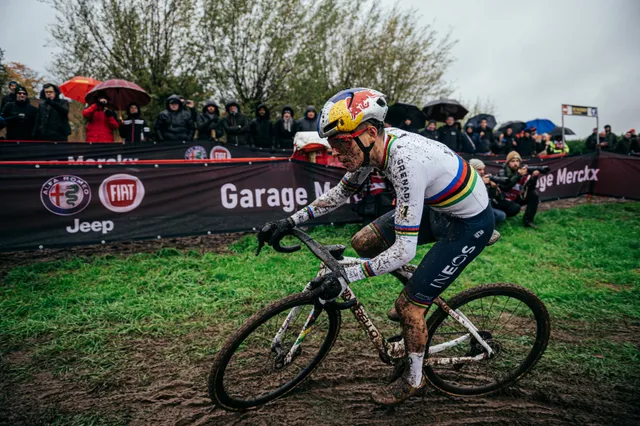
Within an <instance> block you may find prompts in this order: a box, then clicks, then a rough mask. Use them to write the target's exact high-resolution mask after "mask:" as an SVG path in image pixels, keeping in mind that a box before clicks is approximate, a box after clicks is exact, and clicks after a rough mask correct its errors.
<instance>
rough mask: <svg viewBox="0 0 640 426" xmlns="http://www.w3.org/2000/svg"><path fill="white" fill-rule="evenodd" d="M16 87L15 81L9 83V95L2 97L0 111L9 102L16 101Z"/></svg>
mask: <svg viewBox="0 0 640 426" xmlns="http://www.w3.org/2000/svg"><path fill="white" fill-rule="evenodd" d="M16 87H18V83H17V82H16V81H10V82H9V93H7V94H6V95H4V96H3V97H2V103H1V104H0V111H2V110H3V109H4V107H5V105H7V104H8V103H9V102H15V101H16Z"/></svg>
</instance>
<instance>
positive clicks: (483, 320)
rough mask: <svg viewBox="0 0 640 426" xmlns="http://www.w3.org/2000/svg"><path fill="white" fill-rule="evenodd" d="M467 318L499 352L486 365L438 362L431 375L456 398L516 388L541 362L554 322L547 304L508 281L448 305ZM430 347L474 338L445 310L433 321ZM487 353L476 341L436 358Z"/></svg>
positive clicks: (470, 292) (460, 296)
mask: <svg viewBox="0 0 640 426" xmlns="http://www.w3.org/2000/svg"><path fill="white" fill-rule="evenodd" d="M447 304H448V305H449V307H450V308H451V309H457V310H459V311H460V312H461V313H462V314H464V315H465V316H466V317H467V318H468V319H469V320H470V321H471V322H472V323H473V324H474V325H475V326H476V327H477V328H478V332H479V334H480V336H481V337H482V339H483V340H485V341H486V342H487V343H488V345H489V346H490V347H491V348H492V350H493V351H494V354H493V355H492V356H491V357H490V358H488V359H484V360H481V361H476V362H472V363H465V364H434V365H429V366H426V367H425V374H426V375H427V378H428V379H429V381H430V382H431V383H432V384H433V386H435V387H436V388H437V389H439V390H442V391H443V392H446V393H449V394H454V395H483V394H488V393H491V392H495V391H497V390H499V389H502V388H504V387H506V386H509V385H511V384H512V383H514V382H515V381H516V380H518V379H519V378H520V377H522V376H523V375H524V374H525V373H527V372H528V371H530V370H531V369H532V368H533V367H534V366H535V364H536V363H537V362H538V360H539V359H540V357H541V356H542V353H543V352H544V351H545V349H546V347H547V343H548V341H549V333H550V320H549V314H548V312H547V309H546V308H545V306H544V304H543V303H542V301H541V300H540V299H539V298H538V297H537V296H536V295H535V294H533V293H532V292H530V291H529V290H527V289H525V288H523V287H520V286H517V285H514V284H507V283H498V284H487V285H482V286H478V287H474V288H471V289H469V290H467V291H464V292H462V293H460V294H458V295H456V296H454V297H453V298H452V299H451V300H450V301H449V302H447ZM428 328H429V340H428V342H427V347H428V348H429V347H435V346H436V345H438V344H442V343H445V342H450V341H452V340H454V339H456V338H460V337H462V336H465V335H469V331H468V330H467V329H466V328H465V327H464V326H462V324H460V323H459V322H458V321H456V320H455V319H454V318H453V317H451V316H450V315H448V314H447V313H446V312H445V311H444V310H442V309H438V310H437V311H436V312H435V313H434V314H433V316H431V317H430V318H429V322H428ZM483 352H486V350H485V349H484V348H483V347H482V346H481V345H480V344H479V343H478V341H476V339H474V338H473V337H471V338H468V339H467V340H465V341H464V342H462V343H460V344H457V345H455V346H452V347H450V348H448V349H445V350H443V351H441V352H438V353H435V354H432V355H430V357H433V358H449V357H468V356H476V355H479V354H481V353H483Z"/></svg>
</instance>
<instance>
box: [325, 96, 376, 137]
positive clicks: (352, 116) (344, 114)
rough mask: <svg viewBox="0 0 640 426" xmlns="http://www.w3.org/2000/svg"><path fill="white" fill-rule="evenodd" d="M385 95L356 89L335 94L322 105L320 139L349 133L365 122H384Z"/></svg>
mask: <svg viewBox="0 0 640 426" xmlns="http://www.w3.org/2000/svg"><path fill="white" fill-rule="evenodd" d="M388 109H389V107H388V106H387V101H386V99H385V95H384V94H382V93H380V92H378V91H377V90H372V89H367V88H363V87H356V88H353V89H347V90H343V91H341V92H338V93H336V94H335V95H334V96H333V97H332V98H331V99H329V100H328V101H327V103H326V104H324V107H323V108H322V112H321V113H320V119H319V120H318V133H319V134H320V137H322V138H328V137H331V136H333V135H335V134H337V133H350V132H353V131H354V130H355V129H356V127H358V126H359V125H360V124H362V123H363V122H365V121H367V120H371V119H375V120H378V121H380V122H384V118H385V117H386V115H387V110H388Z"/></svg>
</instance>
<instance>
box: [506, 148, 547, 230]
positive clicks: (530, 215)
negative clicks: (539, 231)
mask: <svg viewBox="0 0 640 426" xmlns="http://www.w3.org/2000/svg"><path fill="white" fill-rule="evenodd" d="M521 163H522V158H521V157H520V154H518V152H517V151H511V152H510V153H509V154H508V155H507V161H506V163H505V165H504V167H503V168H502V169H501V170H500V172H499V173H498V176H499V177H505V178H507V179H506V183H504V184H500V185H499V188H500V191H501V192H502V194H503V196H501V199H500V200H499V201H498V203H497V205H496V207H497V208H498V209H499V210H502V211H503V212H505V213H506V214H507V217H511V216H515V215H516V214H518V212H519V211H520V206H522V205H526V206H527V207H526V209H525V212H524V217H523V218H522V222H523V225H524V226H525V227H527V228H537V226H536V225H535V224H534V223H533V220H534V218H535V215H536V212H537V211H538V203H539V198H538V194H537V193H536V181H537V180H538V176H539V175H540V172H539V171H537V170H536V171H534V172H533V173H532V174H531V175H529V173H528V172H527V166H526V165H524V166H521Z"/></svg>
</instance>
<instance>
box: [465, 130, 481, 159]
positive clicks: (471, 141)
mask: <svg viewBox="0 0 640 426" xmlns="http://www.w3.org/2000/svg"><path fill="white" fill-rule="evenodd" d="M477 143H478V135H477V134H476V133H474V131H473V126H467V127H466V129H465V132H464V133H463V134H462V152H466V153H467V154H474V153H475V152H476V149H477Z"/></svg>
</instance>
